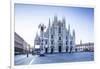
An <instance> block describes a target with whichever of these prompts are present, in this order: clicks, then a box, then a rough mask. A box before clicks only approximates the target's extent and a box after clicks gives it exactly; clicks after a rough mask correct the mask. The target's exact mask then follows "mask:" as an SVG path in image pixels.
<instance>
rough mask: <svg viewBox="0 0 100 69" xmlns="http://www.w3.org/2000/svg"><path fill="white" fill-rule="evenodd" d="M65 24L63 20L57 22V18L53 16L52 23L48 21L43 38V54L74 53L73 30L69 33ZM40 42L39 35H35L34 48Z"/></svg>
mask: <svg viewBox="0 0 100 69" xmlns="http://www.w3.org/2000/svg"><path fill="white" fill-rule="evenodd" d="M66 24H67V23H66V20H65V18H62V20H58V18H57V16H54V18H53V20H52V21H51V20H50V19H49V22H48V27H46V32H44V37H43V39H44V40H43V41H44V51H45V53H56V52H59V53H61V52H74V50H75V49H74V48H75V30H73V31H72V33H71V31H70V25H68V28H66ZM40 42H41V39H40V35H38V34H36V37H35V40H34V46H35V45H39V44H40Z"/></svg>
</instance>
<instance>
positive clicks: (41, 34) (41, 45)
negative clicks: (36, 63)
mask: <svg viewBox="0 0 100 69" xmlns="http://www.w3.org/2000/svg"><path fill="white" fill-rule="evenodd" d="M38 28H40V56H44V29H45V28H46V26H45V25H44V24H39V26H38Z"/></svg>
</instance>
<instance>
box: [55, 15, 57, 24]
mask: <svg viewBox="0 0 100 69" xmlns="http://www.w3.org/2000/svg"><path fill="white" fill-rule="evenodd" d="M54 22H55V23H56V22H57V15H55V16H54Z"/></svg>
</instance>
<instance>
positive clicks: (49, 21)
mask: <svg viewBox="0 0 100 69" xmlns="http://www.w3.org/2000/svg"><path fill="white" fill-rule="evenodd" d="M49 27H50V18H49Z"/></svg>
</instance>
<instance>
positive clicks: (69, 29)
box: [68, 24, 70, 32]
mask: <svg viewBox="0 0 100 69" xmlns="http://www.w3.org/2000/svg"><path fill="white" fill-rule="evenodd" d="M68 32H70V24H69V25H68Z"/></svg>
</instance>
